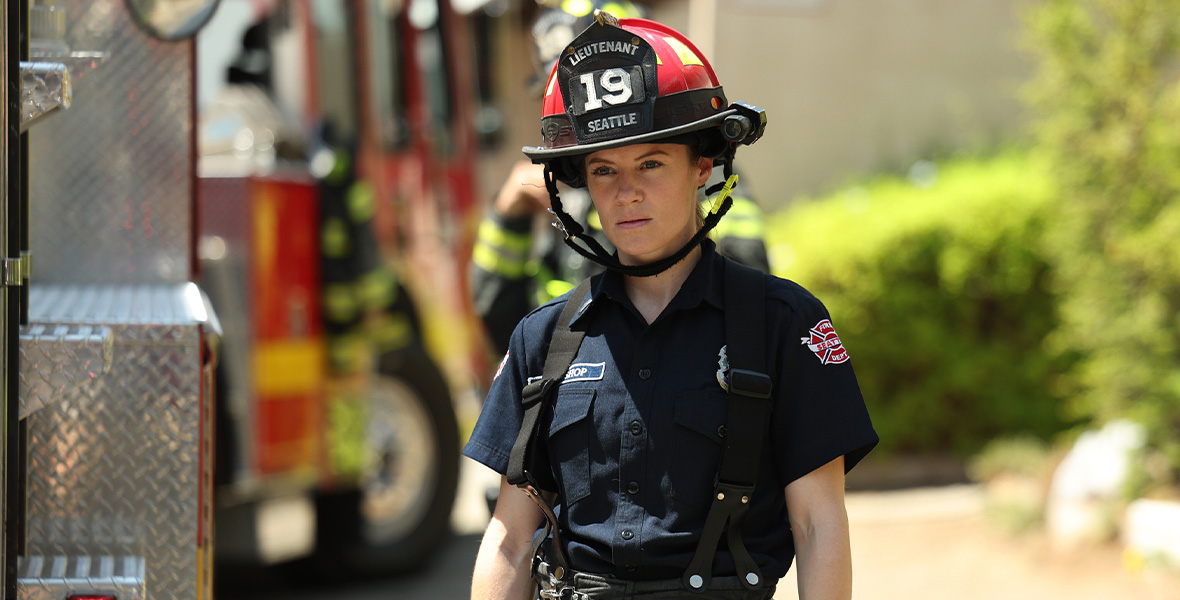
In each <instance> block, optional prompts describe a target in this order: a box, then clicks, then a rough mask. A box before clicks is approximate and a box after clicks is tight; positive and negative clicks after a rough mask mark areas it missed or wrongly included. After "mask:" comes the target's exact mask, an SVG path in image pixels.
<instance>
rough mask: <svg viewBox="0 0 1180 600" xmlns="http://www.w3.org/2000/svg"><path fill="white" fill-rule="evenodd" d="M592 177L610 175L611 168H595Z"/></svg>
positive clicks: (592, 170) (591, 172) (591, 171)
mask: <svg viewBox="0 0 1180 600" xmlns="http://www.w3.org/2000/svg"><path fill="white" fill-rule="evenodd" d="M590 174H591V175H610V174H611V170H610V167H595V168H593V169H591V170H590Z"/></svg>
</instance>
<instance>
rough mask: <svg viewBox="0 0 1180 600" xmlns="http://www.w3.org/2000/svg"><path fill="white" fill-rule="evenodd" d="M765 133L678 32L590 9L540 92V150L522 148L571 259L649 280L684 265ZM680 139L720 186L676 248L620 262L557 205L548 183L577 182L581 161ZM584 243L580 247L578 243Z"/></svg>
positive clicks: (754, 112) (761, 118) (762, 121)
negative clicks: (700, 221)
mask: <svg viewBox="0 0 1180 600" xmlns="http://www.w3.org/2000/svg"><path fill="white" fill-rule="evenodd" d="M765 128H766V113H765V111H763V110H762V109H760V108H758V107H755V106H753V105H750V104H746V103H743V102H735V103H733V104H730V103H729V102H728V101H727V100H726V98H725V92H724V91H723V90H722V88H721V84H720V83H719V82H718V80H717V75H716V74H715V73H714V72H713V67H712V66H711V65H710V64H709V61H708V59H706V58H705V56H704V54H702V53H701V52H700V50H698V49H697V48H696V46H695V45H693V43H692V42H691V41H689V39H688V38H686V37H685V36H684V35H683V34H681V33H680V32H678V31H676V30H675V29H672V28H671V27H668V26H666V25H663V24H660V23H656V22H654V21H648V20H646V19H615V18H614V17H613V16H611V15H609V14H607V13H604V12H603V11H600V10H599V11H595V13H594V21H593V22H592V23H591V25H590V26H588V27H587V28H586V29H585V30H584V31H582V33H581V34H579V35H578V37H577V38H575V39H574V40H573V41H572V42H570V43H569V44H568V45H567V46H565V48H564V49H563V50H562V51H561V58H560V60H559V61H558V62H557V64H556V65H555V66H554V68H553V71H552V72H551V73H550V75H549V79H548V81H547V83H546V86H545V95H544V99H543V102H542V115H541V138H542V142H541V145H540V146H526V147H525V148H523V151H524V153H525V154H526V155H527V156H528V157H529V158H530V159H532V161H533V162H534V163H540V164H543V165H545V179H546V186H547V188H548V191H549V196H550V200H551V203H552V207H553V211H554V214H555V215H556V216H557V217H558V219H559V220H560V226H561V228H562V230H563V231H564V232H565V236H566V243H567V244H569V245H570V246H572V247H573V248H574V250H576V251H577V252H578V253H579V254H582V255H583V256H585V257H586V258H588V259H590V260H592V261H594V262H597V263H599V264H601V265H603V266H605V267H607V268H609V269H613V270H616V271H620V272H622V273H624V274H627V275H635V276H640V277H644V276H650V275H655V274H657V273H660V272H663V271H664V270H666V269H667V268H668V267H670V266H672V265H674V264H676V263H677V262H679V261H680V260H682V259H683V258H684V257H685V256H687V255H688V253H689V252H691V251H692V250H693V248H695V247H696V246H697V245H698V244H700V242H701V240H702V239H704V237H705V236H706V235H707V234H708V232H709V230H711V229H712V228H713V227H714V226H715V225H716V224H717V221H719V220H720V219H721V217H722V216H724V214H725V212H726V211H727V210H729V206H730V205H731V204H732V201H731V200H730V199H729V197H728V193H727V190H729V189H732V186H733V185H734V183H736V178H735V177H731V175H732V173H733V170H732V169H733V166H732V165H733V156H734V153H735V152H736V149H737V146H738V145H739V144H752V143H754V142H755V141H757V140H758V138H759V137H761V136H762V133H763V131H764V130H765ZM667 142H673V143H680V144H686V145H689V146H691V147H693V148H694V149H695V150H696V152H697V154H699V155H700V156H704V157H708V158H713V159H714V160H715V164H720V165H722V166H723V168H724V171H725V176H726V179H727V182H726V184H725V186H727V187H723V186H717V187H716V188H715V189H710V190H708V191H709V193H710V194H713V193H717V192H718V191H721V192H722V193H721V194H720V195H719V196H718V198H717V200H716V201H715V202H714V205H713V207H712V209H711V210H710V211H709V213H708V215H707V216H706V218H705V224H704V226H702V227H701V229H700V231H698V232H697V234H696V235H695V236H693V238H692V240H691V241H689V243H688V244H687V245H685V247H684V248H682V249H681V250H680V251H678V252H676V253H675V254H673V255H671V256H669V257H667V258H665V259H662V260H659V261H656V262H653V263H650V264H647V265H622V264H621V263H619V261H618V258H617V257H615V256H613V255H612V254H610V253H608V252H606V251H605V250H604V249H603V248H602V246H601V245H600V244H598V243H597V242H596V241H595V240H594V239H593V238H592V237H590V236H588V235H585V232H584V229H583V227H582V226H581V225H580V224H578V223H577V222H576V221H575V220H574V219H573V218H572V217H570V215H569V214H567V213H566V212H565V211H564V210H562V208H561V200H560V198H559V197H558V192H557V185H556V181H561V182H563V183H566V184H567V185H571V186H574V187H581V186H583V185H585V174H584V173H583V159H584V158H585V156H586V155H588V154H590V153H593V152H597V151H599V150H606V149H609V148H617V147H620V146H628V145H631V144H642V143H667ZM578 240H580V241H582V242H583V244H584V246H583V245H581V244H578V243H577V241H578Z"/></svg>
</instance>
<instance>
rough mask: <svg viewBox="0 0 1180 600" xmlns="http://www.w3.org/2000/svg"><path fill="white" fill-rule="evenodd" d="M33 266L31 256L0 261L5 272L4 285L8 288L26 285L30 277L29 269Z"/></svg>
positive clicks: (0, 266) (0, 265) (25, 255)
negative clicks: (26, 280)
mask: <svg viewBox="0 0 1180 600" xmlns="http://www.w3.org/2000/svg"><path fill="white" fill-rule="evenodd" d="M31 264H32V261H31V255H29V254H24V255H22V256H21V257H20V258H5V259H3V260H0V268H2V269H3V271H4V285H5V286H7V287H13V286H20V285H24V283H25V278H27V277H28V267H29V266H30V265H31Z"/></svg>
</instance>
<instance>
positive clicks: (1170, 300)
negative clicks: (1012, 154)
mask: <svg viewBox="0 0 1180 600" xmlns="http://www.w3.org/2000/svg"><path fill="white" fill-rule="evenodd" d="M1026 24H1027V25H1026V26H1027V31H1028V34H1029V35H1028V37H1029V39H1030V41H1031V43H1032V47H1033V49H1034V50H1035V52H1036V53H1037V56H1038V58H1039V59H1040V67H1039V71H1038V73H1037V75H1036V77H1035V79H1034V81H1033V84H1032V85H1031V87H1030V91H1031V94H1030V98H1031V100H1032V105H1033V107H1034V108H1035V109H1036V111H1037V113H1038V114H1037V119H1036V121H1035V122H1036V125H1037V127H1036V137H1037V141H1038V144H1039V145H1040V146H1041V147H1042V148H1043V149H1044V150H1045V151H1046V152H1047V154H1048V156H1049V157H1050V160H1051V169H1052V171H1051V172H1052V177H1053V179H1054V180H1055V182H1056V185H1057V187H1058V188H1059V190H1060V195H1059V200H1058V201H1057V206H1056V208H1055V210H1056V211H1057V213H1058V214H1059V215H1060V219H1059V222H1058V226H1057V227H1055V232H1054V235H1052V236H1050V237H1049V240H1050V244H1049V246H1048V248H1049V252H1050V254H1049V255H1050V257H1051V259H1052V260H1053V261H1054V264H1055V269H1056V271H1057V272H1058V274H1059V280H1058V282H1059V289H1060V294H1061V297H1062V306H1061V326H1060V330H1059V334H1058V335H1057V336H1055V339H1056V340H1057V345H1056V347H1057V348H1058V349H1059V350H1063V351H1067V352H1077V353H1079V354H1080V355H1081V360H1080V361H1079V362H1078V363H1077V367H1076V369H1074V370H1073V371H1072V372H1071V373H1070V378H1069V382H1070V384H1071V385H1070V388H1071V393H1070V396H1071V399H1072V400H1073V401H1072V403H1071V407H1072V409H1073V413H1074V414H1075V415H1076V416H1078V417H1084V418H1088V419H1093V420H1096V421H1106V420H1110V419H1114V418H1120V417H1129V418H1132V419H1135V420H1137V421H1139V422H1140V423H1142V424H1144V425H1145V426H1147V428H1148V430H1149V433H1148V435H1149V444H1150V446H1151V447H1152V448H1153V449H1154V450H1155V451H1157V452H1159V453H1161V454H1162V455H1164V456H1166V457H1167V460H1168V461H1169V462H1170V464H1171V468H1172V470H1173V472H1174V473H1180V202H1177V200H1178V199H1180V78H1178V77H1177V75H1178V74H1180V0H1044V1H1042V2H1041V3H1040V5H1039V6H1038V7H1037V8H1036V9H1035V10H1033V11H1031V12H1030V13H1029V15H1028V18H1027V19H1026Z"/></svg>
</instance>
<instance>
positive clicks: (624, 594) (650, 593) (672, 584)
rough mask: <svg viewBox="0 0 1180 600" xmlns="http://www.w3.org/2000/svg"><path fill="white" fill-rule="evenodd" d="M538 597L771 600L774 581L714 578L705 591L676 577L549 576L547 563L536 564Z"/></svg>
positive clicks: (552, 599) (564, 599)
mask: <svg viewBox="0 0 1180 600" xmlns="http://www.w3.org/2000/svg"><path fill="white" fill-rule="evenodd" d="M533 577H534V579H536V580H537V581H538V588H539V589H538V591H537V598H538V599H539V600H556V599H559V600H632V599H634V600H772V598H773V597H774V587H775V586H774V584H773V583H772V584H771V585H769V586H765V587H763V588H762V589H759V590H749V589H747V588H746V586H745V585H743V584H742V581H741V580H740V579H739V578H737V577H714V578H713V581H712V582H711V583H710V584H709V589H708V590H707V591H705V592H691V591H689V590H688V589H686V588H685V587H684V584H683V583H681V581H680V580H679V579H660V580H656V581H624V580H621V579H614V578H611V577H604V576H602V575H594V574H591V573H574V574H573V575H572V576H568V577H566V579H565V581H558V580H556V579H554V578H553V577H551V576H550V571H549V565H547V564H545V563H543V562H542V563H538V565H537V568H536V572H535V573H534V574H533Z"/></svg>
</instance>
